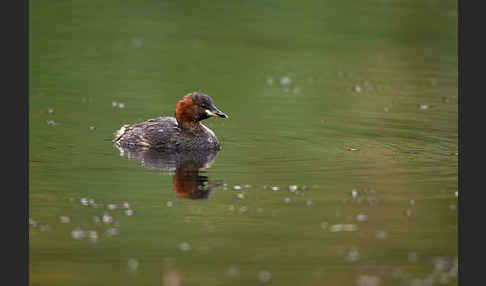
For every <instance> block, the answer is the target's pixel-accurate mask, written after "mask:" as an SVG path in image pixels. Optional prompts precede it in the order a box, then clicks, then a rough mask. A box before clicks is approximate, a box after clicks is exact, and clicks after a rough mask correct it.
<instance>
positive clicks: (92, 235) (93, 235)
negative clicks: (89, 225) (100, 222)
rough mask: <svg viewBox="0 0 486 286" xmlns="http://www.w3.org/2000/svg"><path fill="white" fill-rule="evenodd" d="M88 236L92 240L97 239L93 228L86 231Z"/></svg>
mask: <svg viewBox="0 0 486 286" xmlns="http://www.w3.org/2000/svg"><path fill="white" fill-rule="evenodd" d="M88 237H89V239H90V240H91V241H92V242H96V241H97V240H98V233H97V232H96V231H95V230H90V231H88Z"/></svg>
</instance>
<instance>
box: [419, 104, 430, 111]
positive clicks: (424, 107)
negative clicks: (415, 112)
mask: <svg viewBox="0 0 486 286" xmlns="http://www.w3.org/2000/svg"><path fill="white" fill-rule="evenodd" d="M419 108H420V109H422V110H426V109H429V106H428V105H427V104H420V105H419Z"/></svg>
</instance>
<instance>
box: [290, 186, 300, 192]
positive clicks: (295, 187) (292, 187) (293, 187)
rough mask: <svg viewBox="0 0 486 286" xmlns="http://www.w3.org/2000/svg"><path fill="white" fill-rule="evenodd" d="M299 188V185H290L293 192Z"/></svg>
mask: <svg viewBox="0 0 486 286" xmlns="http://www.w3.org/2000/svg"><path fill="white" fill-rule="evenodd" d="M298 189H299V187H297V186H296V185H290V186H289V191H291V192H292V193H293V192H295V191H297V190H298Z"/></svg>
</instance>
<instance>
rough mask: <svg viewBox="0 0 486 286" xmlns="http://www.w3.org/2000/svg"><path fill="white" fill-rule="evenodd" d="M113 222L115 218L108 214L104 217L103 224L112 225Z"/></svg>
mask: <svg viewBox="0 0 486 286" xmlns="http://www.w3.org/2000/svg"><path fill="white" fill-rule="evenodd" d="M112 221H113V217H112V216H110V215H109V214H108V213H105V214H104V215H103V222H104V223H111V222H112Z"/></svg>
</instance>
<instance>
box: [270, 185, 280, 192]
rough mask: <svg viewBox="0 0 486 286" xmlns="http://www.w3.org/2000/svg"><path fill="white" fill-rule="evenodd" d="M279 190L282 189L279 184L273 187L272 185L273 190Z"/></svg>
mask: <svg viewBox="0 0 486 286" xmlns="http://www.w3.org/2000/svg"><path fill="white" fill-rule="evenodd" d="M278 190H280V188H279V187H277V186H273V187H272V191H274V192H276V191H278Z"/></svg>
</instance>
